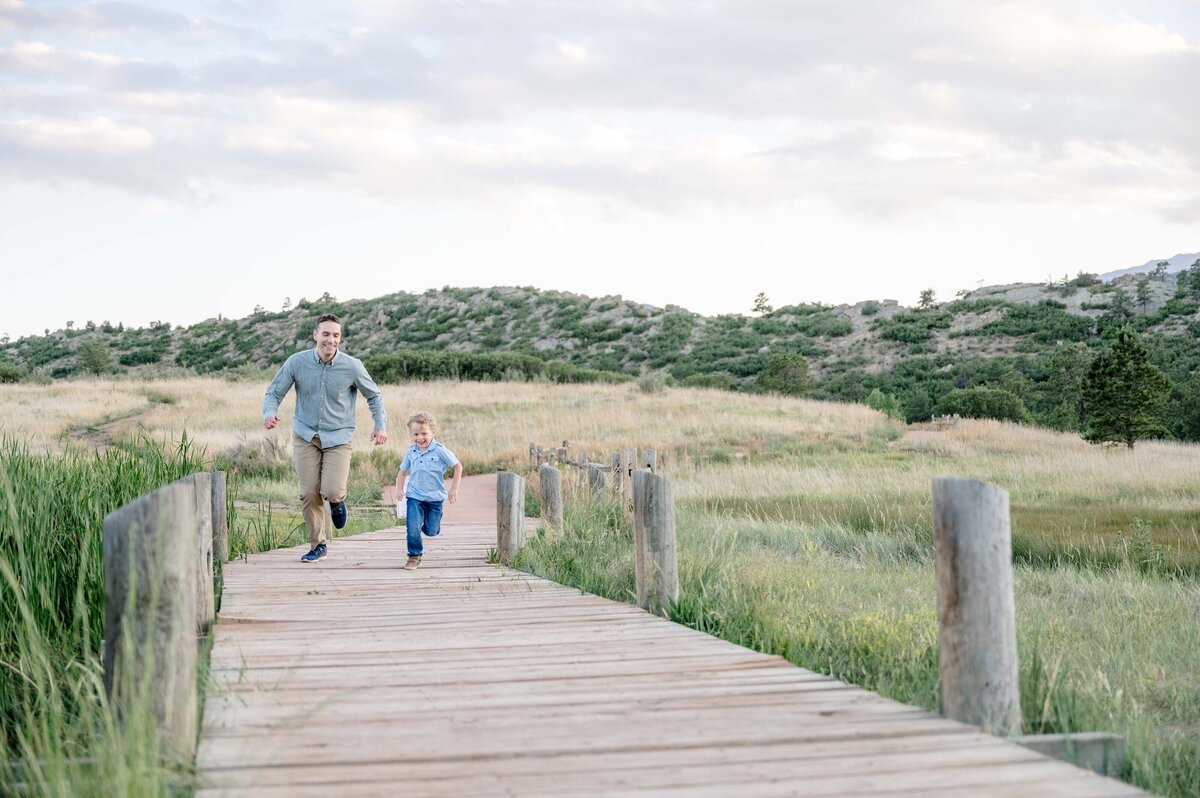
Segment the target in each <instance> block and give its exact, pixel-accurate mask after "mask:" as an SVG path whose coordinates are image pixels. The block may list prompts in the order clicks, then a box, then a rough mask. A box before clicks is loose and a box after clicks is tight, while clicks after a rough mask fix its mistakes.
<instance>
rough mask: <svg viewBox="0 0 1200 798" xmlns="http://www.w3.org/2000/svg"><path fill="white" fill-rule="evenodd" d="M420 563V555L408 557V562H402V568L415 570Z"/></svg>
mask: <svg viewBox="0 0 1200 798" xmlns="http://www.w3.org/2000/svg"><path fill="white" fill-rule="evenodd" d="M420 564H421V558H420V557H409V558H408V562H406V563H404V570H406V571H415V570H417V566H418V565H420Z"/></svg>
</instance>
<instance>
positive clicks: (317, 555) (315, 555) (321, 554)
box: [300, 543, 328, 562]
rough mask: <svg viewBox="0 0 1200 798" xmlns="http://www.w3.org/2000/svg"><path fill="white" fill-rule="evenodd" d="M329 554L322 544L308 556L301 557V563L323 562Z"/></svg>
mask: <svg viewBox="0 0 1200 798" xmlns="http://www.w3.org/2000/svg"><path fill="white" fill-rule="evenodd" d="M327 553H328V550H327V549H326V548H325V544H324V543H322V544H320V545H318V546H317V547H316V548H315V549H313V550H312V551H310V552H309V553H308V554H305V555H304V556H303V557H301V558H300V562H316V561H317V560H323V559H325V555H326V554H327Z"/></svg>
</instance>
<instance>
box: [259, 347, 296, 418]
mask: <svg viewBox="0 0 1200 798" xmlns="http://www.w3.org/2000/svg"><path fill="white" fill-rule="evenodd" d="M295 384H296V375H295V372H294V371H293V370H292V359H291V358H288V359H287V360H285V361H284V362H283V365H282V366H280V367H279V371H278V372H277V373H276V374H275V379H273V380H271V384H270V385H268V386H267V392H266V393H265V394H264V395H263V405H262V415H263V427H265V428H266V429H275V425H276V424H278V423H279V405H280V404H281V403H282V402H283V398H284V397H285V396H287V392H288V391H290V390H291V389H292V386H293V385H295Z"/></svg>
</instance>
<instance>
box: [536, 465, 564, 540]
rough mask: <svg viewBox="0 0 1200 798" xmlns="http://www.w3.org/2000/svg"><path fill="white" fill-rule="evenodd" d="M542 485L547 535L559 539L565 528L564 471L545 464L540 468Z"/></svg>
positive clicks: (539, 479)
mask: <svg viewBox="0 0 1200 798" xmlns="http://www.w3.org/2000/svg"><path fill="white" fill-rule="evenodd" d="M538 485H539V486H540V487H541V501H542V518H543V519H545V521H546V529H547V537H549V538H550V539H551V540H557V539H558V538H560V537H562V530H563V494H562V472H561V471H559V470H558V466H552V465H544V466H541V467H540V468H539V469H538Z"/></svg>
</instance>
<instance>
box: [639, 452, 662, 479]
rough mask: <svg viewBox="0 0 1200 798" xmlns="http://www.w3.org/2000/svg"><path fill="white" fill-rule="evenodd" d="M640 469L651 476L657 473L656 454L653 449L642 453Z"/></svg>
mask: <svg viewBox="0 0 1200 798" xmlns="http://www.w3.org/2000/svg"><path fill="white" fill-rule="evenodd" d="M642 468H643V469H644V470H646V471H649V472H650V473H652V474H653V473H655V472H656V471H658V452H656V451H654V450H653V449H647V450H646V451H644V452H642Z"/></svg>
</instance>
